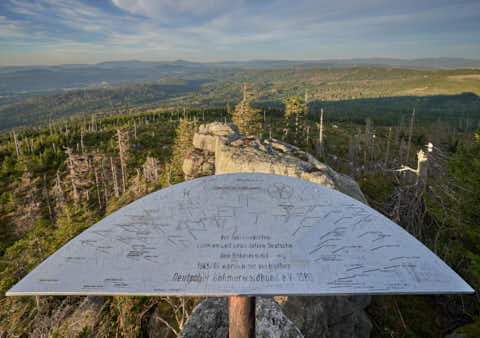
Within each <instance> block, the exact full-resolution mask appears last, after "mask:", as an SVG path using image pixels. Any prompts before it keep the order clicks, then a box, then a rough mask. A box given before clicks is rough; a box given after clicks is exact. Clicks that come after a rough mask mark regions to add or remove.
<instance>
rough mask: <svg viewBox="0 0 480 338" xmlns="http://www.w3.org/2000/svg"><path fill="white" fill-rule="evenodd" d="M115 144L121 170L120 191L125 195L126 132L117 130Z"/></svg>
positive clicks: (128, 147) (127, 146)
mask: <svg viewBox="0 0 480 338" xmlns="http://www.w3.org/2000/svg"><path fill="white" fill-rule="evenodd" d="M117 144H118V152H119V154H120V168H121V170H122V185H123V187H122V191H123V192H124V193H125V191H126V186H127V183H126V181H127V177H126V175H127V173H126V171H127V159H128V150H129V149H130V143H129V137H128V131H121V130H120V129H117Z"/></svg>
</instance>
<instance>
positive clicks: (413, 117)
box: [405, 108, 415, 163]
mask: <svg viewBox="0 0 480 338" xmlns="http://www.w3.org/2000/svg"><path fill="white" fill-rule="evenodd" d="M414 121H415V108H413V112H412V117H411V119H410V127H409V128H408V145H407V157H406V159H405V163H408V160H409V159H410V146H411V144H412V133H413V124H414Z"/></svg>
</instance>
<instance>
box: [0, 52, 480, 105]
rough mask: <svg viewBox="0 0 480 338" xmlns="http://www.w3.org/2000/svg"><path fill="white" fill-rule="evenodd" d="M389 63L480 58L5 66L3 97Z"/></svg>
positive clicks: (452, 64)
mask: <svg viewBox="0 0 480 338" xmlns="http://www.w3.org/2000/svg"><path fill="white" fill-rule="evenodd" d="M351 66H389V67H407V68H433V69H451V68H480V60H473V59H461V58H425V59H411V60H407V59H389V58H367V59H344V60H300V61H298V60H249V61H222V62H192V61H187V60H176V61H139V60H127V61H106V62H101V63H97V64H65V65H54V66H41V65H37V66H35V65H33V66H4V67H0V96H12V95H18V94H29V93H34V94H36V93H49V92H59V91H63V90H71V89H83V88H96V87H104V86H105V85H107V86H108V85H113V86H118V85H127V84H132V83H144V82H151V81H156V80H159V79H162V78H165V77H168V76H172V75H182V74H190V75H195V74H199V73H203V74H205V73H211V72H216V71H237V70H263V69H284V68H290V67H295V68H296V67H320V68H322V67H324V68H337V67H351Z"/></svg>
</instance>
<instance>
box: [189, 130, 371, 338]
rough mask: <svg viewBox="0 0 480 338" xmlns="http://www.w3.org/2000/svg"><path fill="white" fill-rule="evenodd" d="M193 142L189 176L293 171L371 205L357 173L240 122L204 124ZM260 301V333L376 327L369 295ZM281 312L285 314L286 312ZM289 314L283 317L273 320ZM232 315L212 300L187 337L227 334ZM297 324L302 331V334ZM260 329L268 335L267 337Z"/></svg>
mask: <svg viewBox="0 0 480 338" xmlns="http://www.w3.org/2000/svg"><path fill="white" fill-rule="evenodd" d="M193 145H194V147H195V150H194V152H193V153H192V154H190V155H189V156H188V157H187V158H186V159H185V161H184V163H183V170H184V173H185V178H186V179H192V178H196V177H200V176H208V175H214V174H227V173H239V172H259V173H267V174H277V175H287V176H291V177H296V178H300V179H304V180H308V181H312V182H315V183H319V184H322V185H324V186H326V187H329V188H332V189H336V190H339V191H341V192H343V193H344V194H347V195H349V196H351V197H353V198H355V199H357V200H359V201H361V202H363V203H365V204H366V203H367V202H366V199H365V196H364V195H363V193H362V191H361V190H360V188H359V186H358V184H357V183H356V182H355V181H354V180H353V179H352V178H351V177H349V176H346V175H343V174H340V173H337V172H335V171H334V170H333V169H332V168H330V167H329V166H327V165H325V164H323V163H321V162H319V161H318V160H317V159H315V158H314V157H313V156H312V155H310V154H308V153H306V152H304V151H302V150H301V149H299V148H297V147H295V146H292V145H290V144H287V143H284V142H281V141H278V140H275V139H259V138H256V137H253V136H245V135H241V134H240V133H239V132H238V128H237V127H236V126H235V125H234V124H227V123H219V122H214V123H210V124H206V125H201V126H200V128H199V131H198V132H197V133H195V135H194V137H193ZM259 299H261V301H259V302H258V304H257V326H258V327H260V328H261V329H260V330H259V329H257V336H258V337H300V336H302V335H303V336H305V337H368V336H369V335H370V331H371V329H372V324H371V322H370V320H369V318H368V316H367V315H366V313H365V312H364V308H365V307H367V306H368V305H369V304H370V297H369V296H355V297H337V296H331V297H276V298H275V299H276V301H277V302H275V301H273V300H271V299H267V300H265V299H263V298H259ZM262 304H263V305H262ZM280 309H282V310H280ZM278 311H280V312H281V311H283V313H282V314H281V315H280V313H279V312H278ZM285 315H286V317H285V319H282V320H274V319H269V316H275V317H276V318H280V317H281V318H283V317H282V316H285ZM287 317H288V318H287ZM259 318H263V319H262V320H260V321H259ZM272 318H273V317H272ZM227 319H228V312H227V309H226V300H225V299H215V300H212V299H207V300H205V301H204V302H202V303H201V304H199V305H198V307H197V308H196V310H195V311H194V313H193V314H192V316H191V318H190V320H189V321H188V322H187V324H186V327H185V328H184V331H183V333H182V334H183V337H223V336H226V335H225V334H226V332H228V329H227V327H226V325H227V324H226V321H227ZM262 323H266V324H262ZM293 323H294V325H293ZM292 325H293V326H294V327H295V325H296V328H295V329H293V328H292ZM263 328H265V331H262V330H263ZM267 328H268V329H267ZM297 328H298V329H300V331H299V332H301V334H300V333H296V332H297V331H296V330H297ZM260 331H261V332H268V333H265V334H264V335H261V334H260ZM262 334H263V333H262Z"/></svg>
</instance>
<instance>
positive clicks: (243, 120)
mask: <svg viewBox="0 0 480 338" xmlns="http://www.w3.org/2000/svg"><path fill="white" fill-rule="evenodd" d="M252 102H253V95H252V94H251V93H248V92H247V84H246V83H244V84H243V99H242V101H241V102H240V103H239V104H237V105H236V106H235V111H234V112H233V113H232V121H233V123H235V124H236V125H237V127H238V129H239V130H240V133H242V134H244V135H255V136H260V134H261V132H262V116H261V114H260V110H259V109H256V108H254V107H253V106H252Z"/></svg>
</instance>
